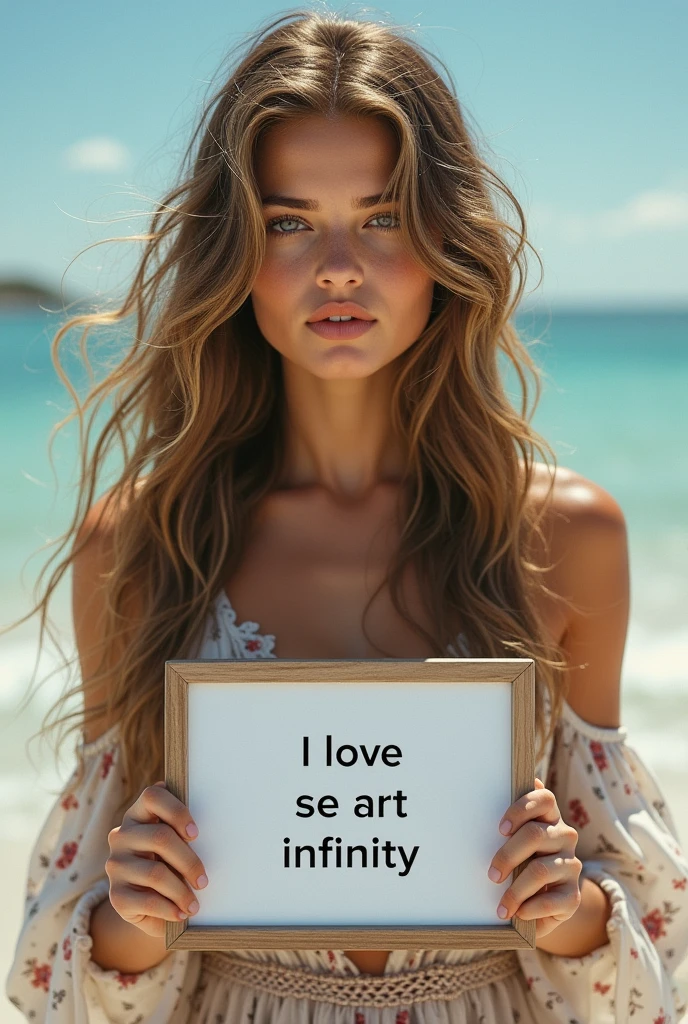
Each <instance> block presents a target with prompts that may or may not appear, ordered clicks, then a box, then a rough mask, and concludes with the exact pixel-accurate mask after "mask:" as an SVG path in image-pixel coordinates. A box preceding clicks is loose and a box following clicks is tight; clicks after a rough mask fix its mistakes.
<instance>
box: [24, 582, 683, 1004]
mask: <svg viewBox="0 0 688 1024" xmlns="http://www.w3.org/2000/svg"><path fill="white" fill-rule="evenodd" d="M462 637H463V634H461V635H460V636H459V638H458V644H459V646H460V647H461V648H462V651H463V655H459V654H457V652H456V650H455V649H454V647H453V646H450V647H449V649H448V650H449V654H450V656H452V657H460V656H466V657H468V656H470V655H469V654H468V652H467V649H466V646H465V642H464V641H463V639H462ZM274 644H275V637H274V636H272V635H261V634H260V633H259V625H258V624H257V623H255V622H248V621H246V622H243V623H238V622H237V618H236V613H235V611H234V609H233V608H232V605H231V603H230V601H229V599H228V596H227V594H226V592H225V591H224V590H223V591H221V592H220V594H219V595H218V597H217V598H216V600H215V602H214V604H213V606H212V610H211V614H210V616H209V618H208V622H207V625H206V628H205V630H204V633H203V636H202V638H201V643H200V646H199V647H198V649H197V651H198V653H197V654H196V657H199V658H215V659H223V660H224V659H230V658H251V659H253V658H274V657H276V655H275V654H274V653H273V648H274ZM545 710H546V714H548V710H547V706H546V709H545ZM626 736H627V731H626V728H625V727H624V726H619V727H618V728H607V727H600V726H596V725H592V724H590V723H589V722H586V721H584V720H583V719H582V718H581V717H580V716H579V715H577V714H576V712H575V711H574V710H573V708H572V707H571V706H570V705H569V704H567V703H565V704H564V707H563V712H562V715H561V718H560V720H559V722H558V724H557V728H556V731H555V733H554V735H553V737H552V738H551V739H550V741H549V744H548V749H547V750H546V751H545V752H544V754H543V757H542V758H541V760H540V761H539V762H538V764H537V766H536V775H537V776H538V777H539V778H541V779H543V781H546V785H547V787H548V788H549V789H551V790H552V791H553V792H554V794H555V795H556V797H557V801H558V804H559V808H560V809H561V813H562V816H563V817H564V819H565V820H566V821H569V822H570V823H571V824H572V825H573V826H574V827H575V828H576V829H577V830H578V835H579V839H578V844H577V847H576V855H577V856H578V857H579V859H580V860H581V861H582V863H583V868H582V872H581V879H582V878H583V877H586V876H587V877H589V878H591V879H593V880H594V881H595V882H597V883H599V884H600V885H601V887H602V889H603V890H604V891H605V892H606V893H607V895H608V897H609V900H610V903H611V916H610V918H609V920H608V922H607V936H608V939H609V941H608V943H607V944H605V945H604V946H601V947H599V948H598V949H595V950H593V951H592V952H591V953H588V954H586V955H585V956H571V957H569V956H558V955H555V954H551V953H547V952H544V951H543V950H540V949H537V948H535V949H532V950H531V949H518V950H515V951H513V950H512V951H506V956H508V957H510V958H511V959H512V961H513V964H514V965H515V968H514V969H513V970H512V971H511V972H504V971H503V970H497V971H495V970H493V969H492V967H493V965H494V964H496V963H497V960H498V959H499V957H501V958H502V960H501V961H500V962H502V961H503V959H504V957H505V952H504V951H501V953H498V952H497V951H491V950H485V949H477V950H465V949H464V950H446V949H445V950H423V951H420V952H419V951H417V950H403V949H402V950H394V951H393V952H391V953H390V955H389V956H388V960H387V965H386V967H385V971H384V975H383V976H372V975H366V974H363V973H362V972H361V971H359V969H358V967H357V966H356V965H355V964H354V963H353V961H352V960H350V959H349V958H348V957H347V956H346V954H345V953H344V951H343V950H338V949H327V950H325V949H324V950H233V951H232V952H231V954H230V953H228V952H225V951H216V952H210V951H196V950H170V952H169V953H168V955H167V956H166V957H165V958H164V959H163V960H162V961H161V963H160V964H158V965H157V966H155V967H153V968H152V969H150V970H146V971H143V972H141V973H138V974H126V973H122V972H120V971H117V970H105V969H103V968H101V967H100V966H99V965H98V964H96V963H95V962H94V961H93V960H92V959H91V956H90V951H91V946H92V939H91V936H90V934H89V924H90V916H91V912H92V910H93V909H94V907H95V906H97V904H98V903H100V902H101V901H102V900H103V899H106V898H107V897H108V892H109V879H108V877H107V875H106V874H105V871H104V863H105V861H106V859H107V858H108V856H109V846H108V841H107V836H108V832H109V831H110V829H112V828H114V827H115V826H116V825H118V824H120V823H121V815H120V818H119V820H115V816H114V809H115V808H116V807H117V804H118V802H119V800H120V797H121V793H122V783H123V780H122V776H121V770H120V748H119V740H118V726H117V725H114V726H113V727H112V728H110V729H109V730H108V731H107V732H105V733H104V734H103V735H102V736H100V737H98V739H96V740H95V741H93V742H91V743H84V742H83V740H82V742H81V747H80V749H81V750H82V751H83V754H84V757H85V764H86V771H85V774H84V779H83V781H82V783H81V784H80V785H79V786H78V787H77V786H76V785H75V784H74V778H75V776H74V774H73V775H72V777H71V778H70V780H69V781H68V782H67V784H66V786H65V788H64V790H63V791H62V793H61V794H60V796H59V797H58V798H57V799H56V801H55V803H54V804H53V806H52V809H51V811H50V812H49V814H48V817H47V819H46V821H45V823H44V825H43V826H42V828H41V830H40V833H39V835H38V838H37V840H36V843H35V846H34V848H33V851H32V853H31V857H30V861H29V866H28V877H27V879H26V885H25V895H26V904H25V914H24V921H23V925H22V927H21V931H20V934H19V938H18V941H17V946H16V951H15V955H14V960H13V963H12V966H11V969H10V973H9V975H8V977H7V979H6V983H5V990H6V994H7V996H8V998H9V999H10V1001H11V1002H12V1003H13V1004H14V1006H15V1007H17V1009H18V1010H19V1011H20V1012H21V1013H22V1014H23V1015H24V1016H25V1017H26V1019H27V1020H30V1021H33V1022H34V1024H618V1022H621V1021H623V1022H627V1021H630V1019H631V1018H633V1021H632V1024H679V1021H680V1019H681V1017H682V1015H683V1013H684V1012H685V1008H686V1007H685V1002H686V1000H685V996H684V993H683V992H681V991H680V989H679V987H678V985H677V982H676V979H675V977H674V975H675V971H676V968H677V967H678V966H679V965H680V963H681V961H682V959H683V957H684V955H685V954H686V950H687V949H688V861H687V859H686V856H685V854H684V852H683V851H682V849H681V846H680V843H679V838H678V835H677V831H676V827H675V824H674V821H673V819H672V816H671V813H670V811H669V808H668V807H667V805H666V803H665V801H664V799H663V796H662V793H661V792H660V789H659V786H658V783H657V780H656V778H655V776H654V775H653V773H652V771H651V770H650V769H649V768H648V767H647V766H646V765H645V764H644V763H643V762H642V761H641V759H640V757H639V756H638V754H637V753H636V751H635V750H634V748H633V747H632V746H630V745H629V744H628V743H627V740H626ZM492 957H496V959H495V960H491V959H490V958H492ZM479 961H483V963H479ZM232 964H234V965H235V966H234V968H231V965H232ZM237 964H238V965H239V970H238V972H237V968H236V965H237ZM242 965H243V966H242ZM230 968H231V969H230ZM242 971H243V974H242ZM462 971H463V972H464V973H465V972H468V973H471V971H473V972H474V973H475V974H476V977H482V979H483V980H482V982H481V983H480V982H479V983H478V984H476V985H473V987H468V988H465V989H464V990H461V989H460V988H459V989H457V991H456V993H455V994H454V995H453V996H451V998H448V997H447V994H446V992H445V993H444V994H442V993H441V992H440V989H441V986H442V978H444V977H446V978H449V979H450V980H451V978H453V977H454V975H455V974H456V972H459V973H460V972H462ZM481 972H482V973H481ZM505 973H506V976H501V977H499V976H497V977H496V980H490V979H491V978H493V979H494V978H495V976H496V975H500V974H502V975H504V974H505ZM261 978H262V979H263V980H262V981H261ZM285 978H286V979H287V981H285V980H284V979H285ZM294 978H298V979H303V980H302V981H300V982H299V984H300V985H301V989H298V986H297V988H296V989H295V988H294V984H293V982H292V980H290V979H294ZM421 978H422V979H427V978H433V979H434V981H433V982H432V984H430V988H429V989H428V991H429V992H430V993H431V995H432V993H434V995H433V996H432V998H429V997H427V994H426V997H425V998H423V997H422V990H423V986H426V987H427V985H428V984H429V983H428V982H427V981H426V980H423V983H422V984H420V985H415V987H414V982H415V980H416V979H421ZM357 986H358V987H357ZM385 986H387V989H386V990H387V991H388V993H389V992H394V991H398V993H399V996H398V1001H397V1002H396V1003H392V1004H391V1005H390V1000H389V998H388V997H386V998H385V999H382V1001H380V1000H377V1002H376V998H377V997H375V996H374V995H373V996H371V997H370V998H366V995H365V993H366V991H369V992H373V993H374V992H375V991H378V990H381V988H382V987H385ZM390 986H391V987H390ZM395 986H397V988H396V989H395ZM433 986H434V988H433ZM449 989H451V985H449V987H448V988H447V991H449ZM347 990H348V991H352V992H353V991H358V992H359V993H361V995H360V1004H359V1005H355V1004H354V1003H352V1000H351V998H342V997H341V993H342V992H346V991H347ZM414 992H415V995H414ZM418 992H421V996H420V997H419V996H418ZM304 993H308V995H304ZM318 993H319V994H318ZM354 998H359V997H358V996H355V997H354Z"/></svg>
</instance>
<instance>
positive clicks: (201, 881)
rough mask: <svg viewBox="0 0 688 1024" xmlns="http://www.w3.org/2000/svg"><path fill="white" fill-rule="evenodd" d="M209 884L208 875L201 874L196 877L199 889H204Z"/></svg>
mask: <svg viewBox="0 0 688 1024" xmlns="http://www.w3.org/2000/svg"><path fill="white" fill-rule="evenodd" d="M207 884H208V878H207V875H199V876H198V878H197V879H196V888H197V889H204V888H205V886H206V885H207Z"/></svg>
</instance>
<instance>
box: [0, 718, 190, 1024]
mask: <svg viewBox="0 0 688 1024" xmlns="http://www.w3.org/2000/svg"><path fill="white" fill-rule="evenodd" d="M82 751H83V754H84V761H85V772H84V777H83V780H82V782H81V783H80V784H79V786H78V787H77V786H75V785H74V782H75V778H76V775H75V774H73V775H72V777H71V778H70V780H69V781H68V783H67V785H66V786H65V788H64V790H63V792H62V793H61V794H60V795H59V797H58V798H57V799H56V801H55V803H54V804H53V806H52V808H51V810H50V812H49V814H48V817H47V819H46V821H45V822H44V824H43V827H42V828H41V831H40V833H39V835H38V838H37V840H36V843H35V845H34V847H33V850H32V852H31V857H30V860H29V868H28V878H27V880H26V891H25V899H26V902H25V913H24V920H23V923H22V927H21V931H20V934H19V938H18V941H17V946H16V950H15V954H14V960H13V962H12V966H11V969H10V972H9V975H8V976H7V979H6V982H5V992H6V995H7V997H8V998H9V1000H10V1002H12V1003H13V1004H14V1006H16V1007H17V1009H18V1010H19V1011H20V1012H21V1013H22V1014H23V1015H24V1016H25V1017H26V1018H27V1020H31V1021H34V1022H50V1024H140V1022H143V1021H145V1022H146V1024H172V1022H174V1024H177V1022H182V1021H184V1020H185V1019H186V1017H187V1016H188V1006H189V1003H190V1000H191V993H192V992H193V989H194V988H195V985H196V981H197V977H198V973H199V970H200V954H199V953H195V952H190V951H188V950H171V951H170V953H169V954H168V955H167V956H166V957H165V959H164V960H163V961H162V962H161V963H160V964H158V965H157V966H156V967H154V968H152V969H151V970H148V971H144V972H142V973H140V974H123V973H121V972H120V971H117V970H105V969H103V968H102V967H100V966H99V965H98V964H97V963H95V962H94V961H93V960H92V959H91V954H90V951H91V946H92V944H93V940H92V938H91V935H90V919H91V912H92V911H93V909H94V908H95V907H96V906H97V905H98V904H99V903H101V902H102V900H104V899H107V898H108V893H109V888H110V885H109V879H108V877H107V875H106V874H105V867H104V865H105V861H106V860H107V858H108V856H109V852H110V850H109V844H108V840H107V837H108V832H109V831H110V829H112V828H114V827H115V826H116V825H118V824H119V823H120V821H121V815H120V818H119V820H115V816H114V815H115V812H116V809H117V805H118V803H119V802H120V800H121V795H122V782H123V780H122V777H121V774H120V769H119V757H118V752H119V745H118V740H117V726H114V727H113V728H112V729H110V730H108V732H106V733H104V734H103V735H102V736H100V737H99V738H98V739H97V740H95V741H94V742H92V743H88V744H83V745H82Z"/></svg>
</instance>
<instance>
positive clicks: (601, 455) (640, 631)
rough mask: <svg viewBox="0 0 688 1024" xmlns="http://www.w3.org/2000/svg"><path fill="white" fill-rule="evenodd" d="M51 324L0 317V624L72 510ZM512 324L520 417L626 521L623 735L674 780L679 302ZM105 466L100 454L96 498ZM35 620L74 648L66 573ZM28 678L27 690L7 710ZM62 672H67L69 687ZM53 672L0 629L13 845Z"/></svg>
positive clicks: (4, 766)
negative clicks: (519, 370)
mask: <svg viewBox="0 0 688 1024" xmlns="http://www.w3.org/2000/svg"><path fill="white" fill-rule="evenodd" d="M61 316H62V319H64V314H62V315H61ZM60 322H62V320H61V319H60V315H58V314H55V313H46V312H37V313H24V312H5V313H3V314H1V315H0V430H1V437H2V445H1V449H0V452H1V454H0V479H1V481H2V502H1V504H0V580H1V581H2V584H1V587H0V625H1V626H2V629H3V630H4V629H5V628H6V627H7V625H8V624H9V623H10V622H11V621H13V620H15V619H17V618H19V617H20V616H22V615H25V614H27V613H28V611H29V609H30V607H31V604H32V603H33V600H32V598H33V588H34V586H35V584H36V582H37V578H38V574H39V572H40V570H41V568H42V567H43V566H44V565H45V564H46V562H47V561H48V559H49V558H50V557H51V556H52V555H54V554H55V552H56V550H57V540H58V538H59V537H60V535H61V533H62V532H63V531H64V530H65V529H66V528H67V526H68V525H69V522H70V521H71V517H72V515H73V512H74V502H75V500H76V484H77V479H78V476H77V471H78V460H77V450H78V440H79V434H78V423H77V421H76V420H73V421H72V422H70V423H68V424H67V425H66V426H65V427H64V428H63V429H62V430H61V431H59V432H58V434H57V435H56V437H55V440H54V443H53V447H52V458H51V457H50V454H49V438H50V435H51V431H52V430H53V428H54V427H55V426H56V424H57V423H58V422H60V421H61V420H64V419H65V418H66V417H67V416H68V414H69V412H70V411H71V409H72V407H73V403H72V399H71V397H70V394H69V392H68V390H67V389H66V387H65V386H64V384H63V383H62V381H61V380H60V378H59V376H58V375H57V374H56V372H55V371H54V369H53V366H52V362H51V358H50V344H51V341H52V338H53V336H54V333H55V330H56V329H57V326H58V325H59V323H60ZM515 324H516V327H517V328H518V330H519V333H520V335H521V338H522V339H523V340H524V342H526V343H527V344H528V346H529V351H530V353H531V356H532V357H533V359H534V360H535V361H536V363H537V364H538V366H539V367H540V369H541V372H542V375H543V391H542V395H541V398H540V401H539V403H538V405H537V408H536V409H535V412H534V414H533V417H532V424H533V426H534V427H535V429H536V430H538V431H539V432H540V433H541V434H543V435H544V436H545V437H546V439H547V440H548V441H549V443H550V444H551V445H552V447H553V449H554V451H555V452H556V455H557V461H558V463H559V464H560V465H562V466H566V467H568V468H570V469H573V470H576V471H577V472H579V473H581V474H583V476H585V477H587V478H588V479H589V480H592V481H594V482H595V483H597V484H599V485H601V486H602V487H604V488H605V489H606V490H607V491H608V492H609V493H610V494H611V495H612V496H613V497H614V499H615V500H616V501H617V502H618V504H619V505H620V506H621V508H622V510H623V512H624V515H625V518H626V522H627V526H628V538H629V547H630V565H631V612H630V623H629V629H628V636H627V643H626V649H625V655H624V661H623V668H622V721H623V723H624V724H625V725H626V727H627V728H628V742H629V743H631V744H632V745H633V746H634V747H635V749H636V750H637V752H638V753H639V754H640V756H641V757H642V758H643V760H644V761H645V763H646V765H647V766H648V768H649V769H650V770H651V771H653V772H654V773H655V775H656V777H657V779H658V780H659V782H660V783H661V781H662V779H663V778H665V777H666V778H668V777H669V776H671V777H672V778H673V779H674V780H675V779H676V778H677V776H679V777H680V776H683V777H685V782H686V784H687V785H688V310H686V311H685V312H681V311H664V312H661V311H632V310H616V311H610V310H605V311H582V310H580V309H578V310H564V309H559V310H557V309H547V310H542V309H539V310H535V309H531V310H530V311H525V310H523V311H519V313H518V314H517V316H516V318H515ZM64 344H65V348H64V350H63V352H64V355H63V365H64V367H65V371H67V372H68V374H69V377H70V379H71V380H72V381H73V383H74V385H75V386H76V388H77V391H78V393H79V394H80V395H81V396H82V397H83V395H84V394H85V389H86V385H87V383H88V376H87V373H86V370H85V369H84V367H83V364H82V363H81V362H80V360H79V358H78V346H79V332H75V331H73V332H70V333H69V334H68V335H67V340H66V341H65V343H64ZM126 345H127V339H126V338H125V337H123V336H121V335H119V336H118V335H117V334H114V333H112V329H110V333H109V334H104V335H92V336H91V339H89V352H90V351H92V349H91V346H93V352H94V355H93V356H92V360H93V373H94V379H102V377H103V376H104V365H105V362H106V361H109V362H110V363H114V362H116V360H117V359H118V358H119V355H120V354H121V353H122V352H123V351H124V348H125V347H126ZM504 372H505V386H506V387H507V391H508V393H509V394H510V396H511V397H512V400H513V401H514V402H517V401H518V400H519V397H520V396H519V392H518V387H517V384H516V378H515V376H514V375H513V374H510V371H509V368H508V367H507V366H506V365H505V371H504ZM107 412H108V409H107V407H105V408H103V410H101V412H100V413H99V414H98V416H97V417H96V423H98V424H103V423H104V422H105V417H106V415H107ZM118 466H119V463H118V462H117V457H116V456H114V455H113V456H112V457H110V459H109V461H108V463H107V464H106V473H105V475H104V476H103V478H102V479H101V481H100V483H99V490H98V494H101V493H102V492H103V491H104V490H105V489H106V488H107V487H108V486H110V484H111V483H112V482H113V481H114V479H115V478H116V474H117V471H118ZM54 564H55V562H54V561H53V562H52V563H51V565H54ZM50 622H51V624H52V628H53V629H55V628H56V629H57V630H58V640H59V643H60V644H61V645H62V647H63V649H64V651H65V653H66V654H67V655H68V656H70V657H73V656H74V653H75V648H74V641H73V635H72V631H71V615H70V583H69V574H67V576H66V577H65V578H64V579H63V580H62V582H61V583H60V585H59V586H58V588H57V589H56V591H55V594H54V598H53V603H52V604H51V607H50ZM32 677H33V678H34V683H33V688H34V690H35V692H34V695H33V696H32V698H31V700H30V702H29V704H28V706H26V707H24V708H23V709H22V710H21V711H20V710H19V707H20V702H21V701H22V698H23V697H24V696H25V695H26V693H27V688H28V687H29V682H30V680H31V679H32ZM75 679H76V676H75V675H74V669H73V670H72V676H71V683H72V685H73V684H74V681H75ZM64 683H65V677H64V675H63V674H60V672H59V652H58V650H57V648H56V646H55V644H54V642H52V641H51V640H50V638H49V637H48V638H47V640H46V646H45V648H44V650H43V652H42V653H41V656H40V658H38V617H37V616H34V617H33V618H32V619H30V620H29V621H28V622H25V623H23V624H22V625H20V626H19V627H17V628H15V629H13V630H12V631H11V632H9V633H7V632H4V633H3V634H2V635H1V636H0V817H1V819H2V821H3V836H4V837H5V838H6V839H9V840H13V841H16V842H17V843H27V842H29V841H30V840H31V838H32V837H33V836H34V835H35V833H36V829H37V825H38V824H39V823H40V822H41V820H42V818H43V817H44V815H45V812H46V810H47V808H48V806H49V805H50V804H51V803H52V801H53V800H54V795H55V794H56V793H58V792H59V790H60V788H61V786H62V785H63V783H64V781H65V780H66V779H67V777H68V775H69V773H70V772H71V770H72V768H73V763H72V760H71V757H70V755H69V749H70V741H71V738H68V740H67V742H66V745H65V752H64V753H63V755H61V757H60V758H55V756H54V754H53V751H52V748H51V747H50V746H49V745H48V744H46V743H45V742H42V743H41V742H39V741H38V740H36V739H33V740H30V737H31V736H32V735H33V734H35V732H36V730H37V729H38V728H39V726H40V724H41V720H42V718H43V715H44V714H45V712H46V711H47V709H48V707H49V706H50V704H51V703H52V702H53V701H54V700H55V698H56V697H57V695H58V694H59V693H60V692H61V691H62V689H63V686H64ZM39 684H40V685H39ZM36 686H38V689H37V690H36V689H35V688H36ZM67 706H68V707H74V708H76V706H77V705H76V703H75V702H74V700H73V701H71V703H69V704H68V705H67ZM29 740H30V742H29ZM687 838H688V837H687Z"/></svg>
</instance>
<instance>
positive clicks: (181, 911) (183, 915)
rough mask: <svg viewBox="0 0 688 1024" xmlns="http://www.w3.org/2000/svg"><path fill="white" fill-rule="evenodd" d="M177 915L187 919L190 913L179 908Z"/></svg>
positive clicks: (181, 918)
mask: <svg viewBox="0 0 688 1024" xmlns="http://www.w3.org/2000/svg"><path fill="white" fill-rule="evenodd" d="M177 915H178V917H179V920H180V921H186V919H187V917H188V916H189V915H188V914H185V913H184V911H183V910H178V911H177Z"/></svg>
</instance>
